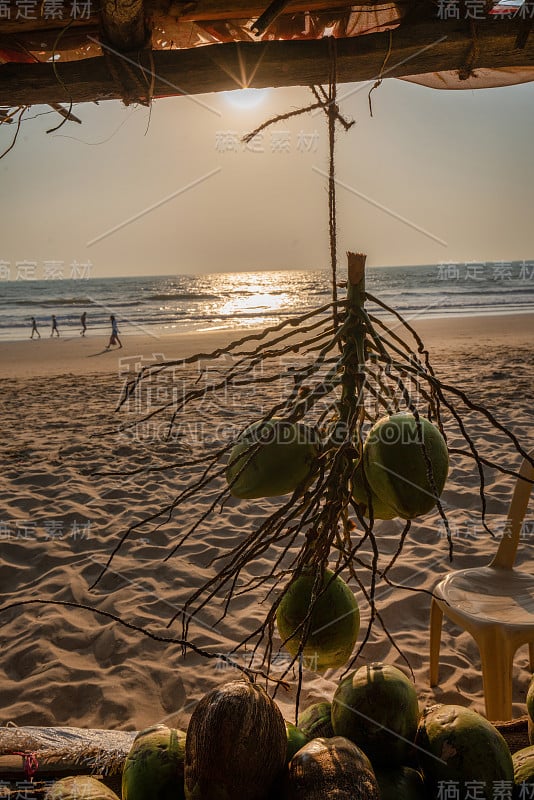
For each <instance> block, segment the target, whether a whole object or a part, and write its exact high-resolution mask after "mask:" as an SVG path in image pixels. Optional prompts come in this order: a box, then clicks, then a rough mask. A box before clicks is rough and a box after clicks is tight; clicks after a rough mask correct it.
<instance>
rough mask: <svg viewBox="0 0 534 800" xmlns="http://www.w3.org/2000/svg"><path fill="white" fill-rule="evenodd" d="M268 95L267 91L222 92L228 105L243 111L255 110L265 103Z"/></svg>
mask: <svg viewBox="0 0 534 800" xmlns="http://www.w3.org/2000/svg"><path fill="white" fill-rule="evenodd" d="M268 94H269V89H236V90H235V91H232V92H222V95H223V97H224V99H225V100H226V102H227V103H228V104H229V105H231V106H233V107H234V108H240V109H243V110H248V109H250V108H257V107H258V106H260V105H261V104H262V103H264V102H265V99H266V98H267V96H268Z"/></svg>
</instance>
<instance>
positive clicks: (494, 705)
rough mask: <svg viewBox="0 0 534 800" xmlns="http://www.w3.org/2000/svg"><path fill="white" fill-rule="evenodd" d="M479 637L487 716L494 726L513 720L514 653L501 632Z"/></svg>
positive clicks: (488, 633)
mask: <svg viewBox="0 0 534 800" xmlns="http://www.w3.org/2000/svg"><path fill="white" fill-rule="evenodd" d="M478 633H479V636H478V637H477V643H478V647H479V650H480V660H481V663H482V682H483V686H484V698H485V701H486V716H487V718H488V719H489V720H491V721H492V722H496V721H501V722H502V721H505V720H509V719H512V669H513V656H514V653H513V650H512V648H511V646H510V644H509V642H508V640H507V639H506V638H505V637H504V636H502V635H501V633H500V631H498V630H495V629H493V630H492V629H490V630H485V631H484V632H483V635H481V634H482V632H481V631H479V632H478Z"/></svg>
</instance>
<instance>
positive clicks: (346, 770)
mask: <svg viewBox="0 0 534 800" xmlns="http://www.w3.org/2000/svg"><path fill="white" fill-rule="evenodd" d="M527 707H528V709H529V712H530V713H532V712H534V683H533V685H532V688H531V689H530V691H529V695H528V697H527ZM532 741H533V739H532V738H531V742H532ZM533 796H534V744H531V746H530V747H527V748H525V749H524V750H520V751H519V752H517V753H515V754H514V755H513V756H512V754H511V753H510V750H509V748H508V745H507V743H506V741H505V739H504V738H503V736H502V735H501V734H500V733H499V731H498V730H497V729H496V728H495V727H494V726H493V725H492V724H491V723H490V722H488V721H487V720H486V719H485V718H484V717H483V716H481V715H480V714H478V713H477V712H475V711H472V710H471V709H468V708H464V707H462V706H456V705H437V706H432V707H430V708H428V709H426V710H425V711H424V712H423V713H422V714H421V713H420V711H419V704H418V699H417V694H416V691H415V688H414V685H413V683H412V682H411V681H410V679H409V678H408V677H407V676H406V675H405V674H404V673H403V672H402V671H401V670H399V669H397V668H396V667H393V666H391V665H387V664H380V663H376V664H370V665H367V666H363V667H361V668H360V669H358V670H355V671H354V672H352V673H351V674H350V675H348V676H347V677H346V678H344V679H343V680H342V681H341V682H340V683H339V685H338V688H337V690H336V692H335V694H334V697H333V698H332V702H322V703H317V704H314V705H312V706H310V707H309V708H307V709H305V710H304V711H303V712H302V713H301V714H300V716H299V718H298V725H293V724H291V723H289V722H287V721H285V720H284V718H283V716H282V713H281V712H280V709H279V708H278V706H277V705H276V703H275V702H274V701H273V700H272V699H271V697H270V696H269V695H268V694H267V692H266V691H265V690H264V689H263V688H262V687H261V686H259V685H257V684H254V683H251V682H249V681H246V680H237V681H232V682H230V683H226V684H225V685H223V686H222V687H221V688H219V689H216V690H214V691H212V692H210V693H209V694H207V695H206V696H205V697H204V698H202V700H200V702H199V703H198V705H197V706H196V708H195V710H194V712H193V714H192V717H191V720H190V723H189V726H188V729H187V731H186V732H184V731H180V730H176V729H172V728H167V727H165V726H163V725H156V726H154V727H152V728H148V729H147V730H145V731H142V732H141V733H139V734H138V735H137V737H136V739H135V741H134V743H133V745H132V749H131V751H130V753H129V755H128V757H127V759H126V762H125V766H124V771H123V775H122V800H327V799H334V800H441V799H443V798H454V800H514V799H515V798H531V797H533ZM75 798H76V800H79V798H84V799H85V800H118V798H117V796H116V795H115V794H114V792H112V791H111V790H110V789H108V788H107V787H106V786H104V785H103V784H102V783H100V782H99V781H98V780H96V779H95V778H90V777H75V778H64V779H62V780H60V781H58V782H57V783H56V784H54V786H53V787H52V788H51V789H50V791H49V792H48V794H47V800H74V799H75Z"/></svg>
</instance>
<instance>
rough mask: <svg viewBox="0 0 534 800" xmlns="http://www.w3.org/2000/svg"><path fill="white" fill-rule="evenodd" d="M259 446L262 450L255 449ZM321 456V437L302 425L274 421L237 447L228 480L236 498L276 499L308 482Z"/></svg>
mask: <svg viewBox="0 0 534 800" xmlns="http://www.w3.org/2000/svg"><path fill="white" fill-rule="evenodd" d="M256 443H260V444H259V449H257V450H256V451H254V450H253V449H251V448H252V447H253V445H255V444H256ZM318 452H319V437H318V435H317V433H316V432H315V430H314V429H313V428H310V427H309V426H308V425H304V424H303V423H301V422H287V421H286V420H282V419H277V418H273V419H271V420H268V421H267V422H256V423H254V425H251V426H249V427H248V428H247V430H246V431H245V432H244V433H243V435H242V436H241V438H240V439H239V440H238V442H237V444H235V446H234V448H233V449H232V452H231V453H230V459H229V461H228V467H227V469H226V480H227V482H228V484H229V485H230V492H231V494H233V496H234V497H239V498H242V499H251V498H256V497H275V496H278V495H283V494H288V493H289V492H293V491H294V490H295V489H296V488H297V486H298V485H299V484H300V483H302V481H304V480H305V479H306V478H308V477H309V476H310V475H311V473H312V471H313V469H314V464H315V462H316V458H317V455H318Z"/></svg>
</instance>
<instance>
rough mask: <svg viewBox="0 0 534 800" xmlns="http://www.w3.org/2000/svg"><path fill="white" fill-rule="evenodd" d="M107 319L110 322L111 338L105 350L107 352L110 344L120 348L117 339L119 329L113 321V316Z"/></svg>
mask: <svg viewBox="0 0 534 800" xmlns="http://www.w3.org/2000/svg"><path fill="white" fill-rule="evenodd" d="M109 319H110V321H111V336H110V337H109V344H108V346H107V347H106V350H109V348H110V347H111V345H112V344H118V345H119V347H122V344H121V340H120V339H119V328H118V325H117V320H116V319H115V317H114V315H113V314H112V315H111V317H110V318H109Z"/></svg>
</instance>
